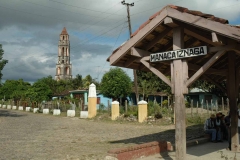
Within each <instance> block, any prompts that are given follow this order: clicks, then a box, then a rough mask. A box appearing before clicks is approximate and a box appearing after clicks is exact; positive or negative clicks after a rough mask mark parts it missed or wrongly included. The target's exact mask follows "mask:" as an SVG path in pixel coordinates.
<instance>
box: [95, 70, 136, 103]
mask: <svg viewBox="0 0 240 160" xmlns="http://www.w3.org/2000/svg"><path fill="white" fill-rule="evenodd" d="M100 89H101V93H102V94H103V95H104V96H106V97H109V98H113V99H117V98H122V97H126V96H128V95H129V94H130V93H131V91H132V82H131V79H130V77H129V76H128V75H127V74H126V73H125V72H124V71H123V70H122V69H121V68H117V67H116V68H111V69H110V71H109V72H107V73H105V74H104V75H103V78H102V80H101V87H100Z"/></svg>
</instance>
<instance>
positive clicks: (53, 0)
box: [49, 0, 121, 16]
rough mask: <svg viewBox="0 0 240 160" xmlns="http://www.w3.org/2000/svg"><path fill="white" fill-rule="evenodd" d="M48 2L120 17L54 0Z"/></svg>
mask: <svg viewBox="0 0 240 160" xmlns="http://www.w3.org/2000/svg"><path fill="white" fill-rule="evenodd" d="M49 1H52V2H55V3H59V4H62V5H66V6H69V7H74V8H80V9H84V10H89V11H92V12H98V13H105V14H110V15H117V16H121V15H118V14H114V13H108V12H103V11H97V10H93V9H89V8H85V7H79V6H74V5H70V4H67V3H63V2H59V1H55V0H49Z"/></svg>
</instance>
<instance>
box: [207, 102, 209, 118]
mask: <svg viewBox="0 0 240 160" xmlns="http://www.w3.org/2000/svg"><path fill="white" fill-rule="evenodd" d="M206 105H207V114H208V116H209V108H208V100H206Z"/></svg>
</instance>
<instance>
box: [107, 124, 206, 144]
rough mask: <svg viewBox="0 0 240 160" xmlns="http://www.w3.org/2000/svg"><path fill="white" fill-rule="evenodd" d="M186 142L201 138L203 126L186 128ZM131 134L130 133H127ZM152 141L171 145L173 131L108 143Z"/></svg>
mask: <svg viewBox="0 0 240 160" xmlns="http://www.w3.org/2000/svg"><path fill="white" fill-rule="evenodd" d="M186 133H187V140H192V139H196V138H199V137H202V136H203V135H204V132H203V125H192V126H188V127H187V130H186ZM129 134H131V133H129ZM152 141H169V142H171V143H172V144H174V143H175V129H171V130H166V131H162V132H158V133H154V134H148V135H143V136H140V137H133V138H128V139H122V140H117V141H110V142H109V143H125V144H129V143H133V144H142V143H148V142H152Z"/></svg>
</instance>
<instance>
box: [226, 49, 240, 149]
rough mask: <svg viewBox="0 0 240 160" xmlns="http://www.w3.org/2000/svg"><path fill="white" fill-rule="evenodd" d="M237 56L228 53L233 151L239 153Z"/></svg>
mask: <svg viewBox="0 0 240 160" xmlns="http://www.w3.org/2000/svg"><path fill="white" fill-rule="evenodd" d="M235 60H236V55H235V53H234V52H228V74H229V76H228V79H227V81H228V86H227V87H228V98H229V106H230V116H231V142H232V143H231V149H232V151H234V152H237V151H238V148H239V147H238V146H239V140H238V130H237V127H238V112H237V103H236V98H237V97H236V94H237V89H236V67H235V62H236V61H235Z"/></svg>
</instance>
